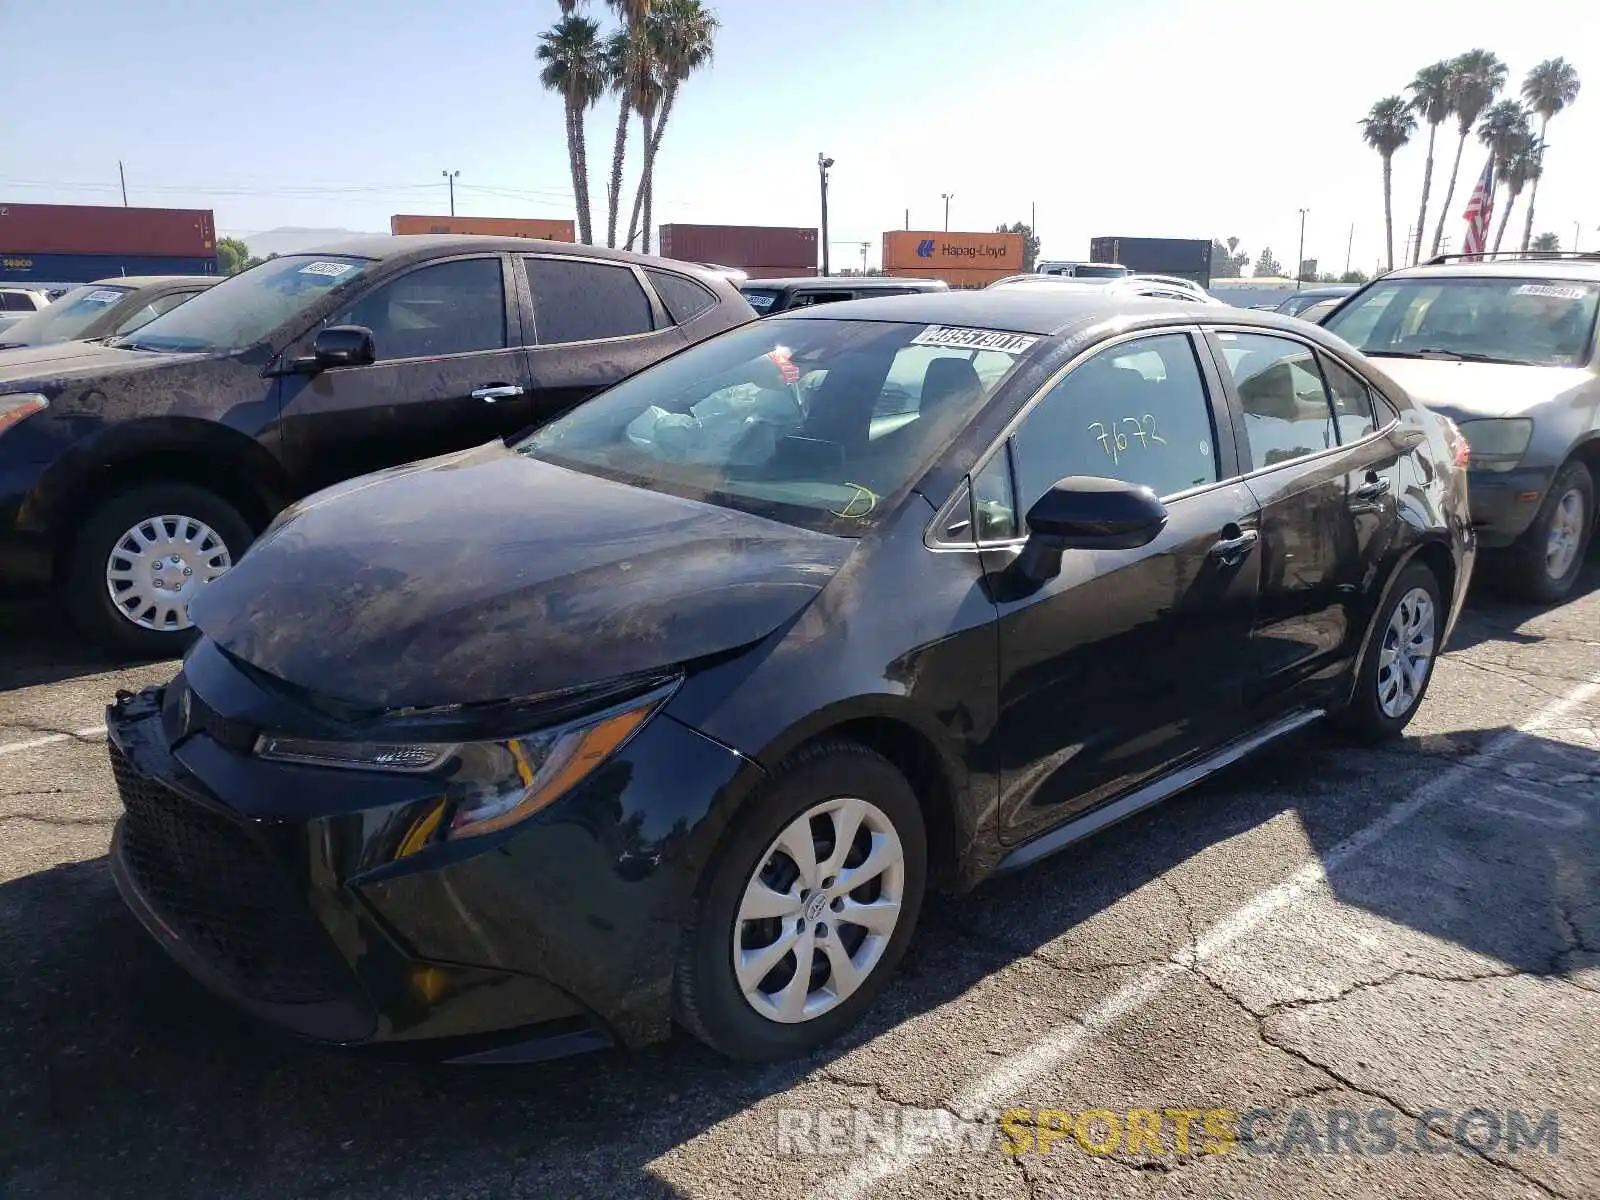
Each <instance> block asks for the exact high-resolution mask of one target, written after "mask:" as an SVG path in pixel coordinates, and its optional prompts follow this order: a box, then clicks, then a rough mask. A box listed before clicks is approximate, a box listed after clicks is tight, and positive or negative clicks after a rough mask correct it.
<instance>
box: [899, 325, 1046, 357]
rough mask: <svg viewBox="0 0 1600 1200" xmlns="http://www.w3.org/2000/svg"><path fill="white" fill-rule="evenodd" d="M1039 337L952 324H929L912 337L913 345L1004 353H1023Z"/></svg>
mask: <svg viewBox="0 0 1600 1200" xmlns="http://www.w3.org/2000/svg"><path fill="white" fill-rule="evenodd" d="M1038 340H1039V339H1038V338H1036V337H1034V336H1032V335H1031V334H1026V333H1006V332H1004V331H1003V330H999V329H962V328H957V327H955V326H951V325H929V326H928V327H927V328H926V329H924V330H923V331H922V332H921V333H919V334H917V336H916V337H914V338H912V339H911V344H912V345H913V346H947V347H949V348H950V349H952V350H998V351H1000V353H1002V354H1021V353H1022V352H1023V351H1024V350H1026V349H1027V348H1028V347H1029V346H1032V345H1033V344H1034V343H1035V342H1037V341H1038Z"/></svg>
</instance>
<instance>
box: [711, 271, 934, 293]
mask: <svg viewBox="0 0 1600 1200" xmlns="http://www.w3.org/2000/svg"><path fill="white" fill-rule="evenodd" d="M739 286H740V287H741V288H786V287H805V288H818V289H821V290H823V291H827V290H829V289H832V290H835V291H841V292H844V291H862V290H870V289H872V288H889V287H925V288H929V289H931V290H935V291H936V290H938V289H940V288H942V287H945V286H947V285H946V284H945V282H944V280H942V279H927V278H924V277H922V276H918V277H917V278H915V279H912V278H901V277H900V276H898V275H788V276H784V277H783V278H781V279H747V280H745V281H744V282H743V283H741V284H740V285H739Z"/></svg>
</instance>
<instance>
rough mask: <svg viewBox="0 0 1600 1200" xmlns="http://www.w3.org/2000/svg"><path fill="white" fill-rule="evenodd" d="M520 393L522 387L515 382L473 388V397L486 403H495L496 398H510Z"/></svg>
mask: <svg viewBox="0 0 1600 1200" xmlns="http://www.w3.org/2000/svg"><path fill="white" fill-rule="evenodd" d="M520 395H522V389H521V388H520V387H518V386H517V385H516V384H514V383H496V384H493V385H491V386H489V387H481V388H473V389H472V398H473V399H474V400H482V401H483V402H484V403H485V404H493V403H494V402H495V401H496V400H509V399H510V398H511V397H512V396H520Z"/></svg>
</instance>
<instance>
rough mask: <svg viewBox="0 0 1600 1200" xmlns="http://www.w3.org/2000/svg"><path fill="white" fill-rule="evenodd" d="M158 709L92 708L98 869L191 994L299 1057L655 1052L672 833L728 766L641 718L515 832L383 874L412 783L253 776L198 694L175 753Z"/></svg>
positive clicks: (664, 971) (714, 753)
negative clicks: (104, 751) (633, 731)
mask: <svg viewBox="0 0 1600 1200" xmlns="http://www.w3.org/2000/svg"><path fill="white" fill-rule="evenodd" d="M165 691H166V689H160V688H150V689H146V690H145V691H144V692H141V693H139V694H137V695H123V696H120V697H119V699H118V701H117V703H115V704H114V705H112V706H111V708H110V709H108V710H107V727H108V741H109V753H110V756H111V763H112V768H113V771H114V773H115V776H116V781H117V786H118V790H119V792H120V793H121V796H122V800H123V805H124V809H125V815H124V816H123V818H122V820H121V821H120V822H119V824H118V829H117V833H116V836H115V839H114V844H113V851H112V869H113V873H114V876H115V878H116V881H117V885H118V887H119V889H120V890H121V892H122V895H123V897H124V899H125V901H126V902H127V904H128V906H129V907H130V908H131V909H132V910H133V912H134V914H135V916H137V917H138V919H139V920H140V922H141V923H142V924H143V925H144V927H145V928H146V929H147V930H148V931H149V932H150V933H151V935H152V936H153V937H154V938H155V939H156V940H157V942H159V943H160V944H161V945H162V947H163V948H165V949H166V951H167V952H168V953H169V954H170V955H171V956H172V957H173V958H174V959H175V960H177V962H178V963H179V964H180V965H182V966H183V967H184V968H185V969H186V970H188V971H189V972H190V974H192V975H193V976H194V977H195V978H196V979H198V980H199V981H200V982H201V983H203V984H205V985H206V986H208V987H210V988H212V989H213V990H215V991H217V992H219V993H221V994H223V995H224V996H226V997H228V998H229V999H230V1000H232V1001H233V1002H234V1003H236V1004H238V1005H239V1006H240V1007H242V1008H244V1009H246V1010H247V1011H249V1012H251V1013H253V1014H254V1015H256V1016H258V1017H260V1018H262V1019H265V1020H268V1021H271V1022H273V1023H275V1024H278V1025H281V1026H284V1027H286V1028H288V1029H290V1030H292V1031H294V1032H296V1033H299V1034H301V1035H304V1036H307V1037H310V1038H315V1039H318V1040H322V1041H328V1042H336V1043H340V1044H345V1045H361V1044H378V1043H389V1044H394V1043H408V1044H409V1043H424V1044H426V1045H427V1047H428V1053H429V1054H430V1055H432V1056H434V1057H444V1058H450V1059H453V1060H457V1061H483V1060H499V1061H504V1060H507V1059H521V1060H526V1059H530V1058H543V1057H551V1056H552V1055H554V1054H557V1053H570V1052H573V1051H575V1050H581V1049H588V1048H592V1047H595V1046H599V1045H604V1044H607V1043H608V1042H610V1041H612V1040H619V1041H622V1042H624V1043H626V1044H634V1045H637V1044H643V1043H646V1042H649V1041H654V1040H657V1039H659V1038H661V1037H664V1036H666V1034H667V1032H668V1030H669V1029H670V997H671V979H672V970H673V963H674V958H675V955H676V949H677V935H676V931H677V928H678V923H679V921H680V920H681V917H682V915H683V912H684V909H685V906H686V905H687V903H688V902H689V899H690V897H691V893H692V883H693V880H692V877H691V872H690V870H689V866H688V859H687V856H686V855H685V854H684V853H683V851H684V849H685V846H686V844H687V841H688V832H687V831H688V829H689V828H690V827H692V825H693V824H694V821H695V817H696V814H697V813H699V814H703V813H704V812H706V811H707V810H708V809H709V808H710V807H711V805H712V802H713V798H714V797H716V796H717V795H718V794H719V792H720V791H721V789H723V788H725V787H726V786H728V784H729V783H730V782H731V781H732V780H733V779H734V778H735V777H736V776H738V775H740V773H741V771H742V770H743V769H744V768H746V767H747V766H748V764H747V763H746V762H745V760H743V759H740V758H739V757H738V756H737V755H733V754H732V753H731V752H729V751H728V750H726V749H725V748H723V747H721V746H720V745H717V744H716V743H714V742H711V741H710V740H709V739H707V738H705V737H703V736H702V735H700V734H698V733H695V732H693V731H692V730H690V729H688V728H687V727H685V726H683V725H681V724H679V723H678V722H676V721H674V720H672V719H671V718H669V717H667V716H666V715H665V714H657V716H656V718H655V719H653V720H652V721H650V722H649V723H648V724H647V725H646V726H645V727H644V728H643V729H641V730H640V732H639V733H638V734H637V735H636V736H635V737H634V738H633V739H632V740H631V741H630V742H629V743H628V744H627V745H625V746H624V747H623V748H622V749H621V750H620V751H618V753H617V754H616V755H615V756H614V757H613V759H612V760H610V761H609V762H607V763H606V764H604V765H602V766H601V767H600V768H599V769H598V770H596V771H595V772H594V774H592V775H591V776H590V777H589V778H588V779H587V780H585V781H584V782H583V783H582V784H581V785H579V786H578V787H577V788H575V789H574V790H573V791H572V792H570V793H568V794H567V795H566V796H564V797H562V798H561V799H560V800H558V801H557V802H556V803H555V804H553V805H551V806H550V807H549V808H548V809H545V810H544V811H542V812H540V813H538V814H536V815H535V816H534V817H532V818H530V819H529V820H528V821H526V822H524V823H523V824H522V825H519V826H517V827H515V828H512V829H509V830H506V831H505V832H504V833H503V834H500V835H493V836H487V837H481V838H474V839H469V840H465V841H462V842H445V843H441V844H435V845H429V846H427V847H425V848H424V849H422V850H421V851H418V852H416V853H414V854H411V855H409V856H407V857H404V858H400V859H398V860H397V859H396V858H395V853H394V852H395V847H396V846H397V844H398V842H399V841H400V840H401V839H403V838H404V835H405V833H406V832H407V831H408V830H409V829H410V828H411V827H412V825H413V824H414V823H415V821H416V820H417V819H419V817H420V816H421V815H424V814H426V813H427V812H429V811H431V809H432V807H433V803H432V801H431V800H430V797H429V795H428V787H429V785H428V781H427V780H426V779H425V778H422V777H415V776H413V777H405V776H383V775H377V774H369V773H365V772H359V771H348V770H330V769H324V768H307V767H300V766H293V765H290V764H279V763H271V762H266V761H263V760H260V759H257V758H255V757H254V756H252V755H250V754H249V753H248V752H241V749H242V748H241V746H240V745H239V744H238V743H237V741H236V734H237V729H236V728H235V726H236V723H233V722H226V721H221V720H220V719H218V718H216V717H215V715H214V711H213V710H211V709H210V708H209V706H207V705H206V704H205V702H204V701H203V700H200V699H199V696H198V693H192V694H193V695H194V697H195V700H196V702H197V704H198V705H199V706H200V707H202V708H204V709H205V712H206V714H207V715H206V716H205V718H204V719H196V718H194V717H192V716H191V717H188V718H186V719H187V721H188V722H189V723H188V724H187V725H186V726H185V727H184V728H183V729H181V730H179V731H178V732H179V736H173V734H174V725H175V722H176V721H177V718H176V717H175V716H174V713H173V711H172V710H173V709H174V707H175V706H174V705H171V704H166V703H164V702H165V699H166V696H165Z"/></svg>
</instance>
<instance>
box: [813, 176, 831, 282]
mask: <svg viewBox="0 0 1600 1200" xmlns="http://www.w3.org/2000/svg"><path fill="white" fill-rule="evenodd" d="M831 166H833V159H831V158H829V157H828V156H827V155H826V154H824V153H823V152H822V151H820V150H819V151H817V175H818V176H819V177H820V179H821V180H822V273H823V274H824V275H826V274H827V273H828V168H829V167H831Z"/></svg>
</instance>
